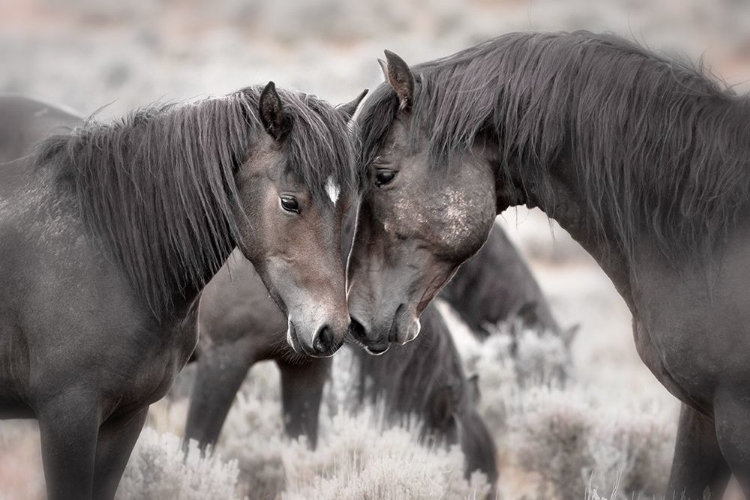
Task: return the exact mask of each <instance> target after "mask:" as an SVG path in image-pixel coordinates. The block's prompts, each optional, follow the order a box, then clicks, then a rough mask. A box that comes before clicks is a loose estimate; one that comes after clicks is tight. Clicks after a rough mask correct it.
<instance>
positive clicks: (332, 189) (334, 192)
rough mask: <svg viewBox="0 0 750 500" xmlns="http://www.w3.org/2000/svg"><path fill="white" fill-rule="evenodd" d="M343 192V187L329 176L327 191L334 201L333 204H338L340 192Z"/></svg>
mask: <svg viewBox="0 0 750 500" xmlns="http://www.w3.org/2000/svg"><path fill="white" fill-rule="evenodd" d="M340 192H341V188H339V187H338V186H337V185H336V184H334V182H333V178H332V177H329V178H328V182H327V183H326V193H328V197H329V198H330V199H331V201H332V202H333V206H334V207H335V206H336V202H337V201H338V199H339V193H340Z"/></svg>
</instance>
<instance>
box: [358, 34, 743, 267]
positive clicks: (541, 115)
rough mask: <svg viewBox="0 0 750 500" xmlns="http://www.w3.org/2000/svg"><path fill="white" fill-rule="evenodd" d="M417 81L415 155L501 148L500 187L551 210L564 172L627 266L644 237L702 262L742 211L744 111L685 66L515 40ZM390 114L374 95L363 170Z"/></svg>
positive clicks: (581, 45)
mask: <svg viewBox="0 0 750 500" xmlns="http://www.w3.org/2000/svg"><path fill="white" fill-rule="evenodd" d="M412 72H413V74H414V76H415V80H416V81H415V97H414V99H413V109H412V113H413V116H414V123H417V124H419V126H417V127H412V129H411V134H410V135H411V139H410V143H411V144H412V146H413V147H414V148H416V147H417V142H418V141H419V140H420V139H421V138H424V137H425V134H426V137H427V140H428V143H429V145H428V148H429V162H430V165H431V166H433V168H436V169H439V168H446V166H447V165H450V164H451V158H452V157H454V156H455V155H457V154H459V153H462V152H466V151H468V150H469V148H471V146H472V145H473V144H474V143H475V142H476V141H478V140H484V139H495V140H496V141H497V142H499V145H500V151H499V153H500V158H501V160H502V162H501V165H502V172H501V175H503V174H504V175H505V176H506V180H508V181H509V182H510V169H511V168H512V167H517V168H518V171H519V172H521V174H522V175H521V181H522V189H523V190H524V191H526V192H528V191H529V190H530V188H531V187H532V186H533V189H535V190H536V193H537V194H539V195H540V197H542V196H544V197H545V198H543V199H549V200H553V201H554V200H555V198H554V194H555V193H554V192H553V189H552V186H551V182H550V179H551V178H552V175H550V174H553V173H554V172H553V171H552V169H553V168H554V167H555V166H559V165H560V164H561V162H564V161H568V162H570V164H571V165H570V166H571V168H573V169H574V170H575V173H576V175H577V176H578V178H579V179H581V180H582V184H583V189H584V193H583V195H584V197H585V199H586V200H587V203H588V206H587V210H586V211H585V212H586V214H587V217H588V220H587V223H588V224H589V226H590V229H591V230H592V234H593V235H594V236H595V237H597V238H599V239H601V240H604V239H607V240H609V241H613V240H614V241H615V242H616V243H617V244H619V248H620V250H621V251H622V252H623V254H624V255H625V256H626V257H627V258H632V256H633V254H634V244H635V240H636V237H637V236H638V234H640V232H641V231H644V230H645V231H648V232H650V234H651V235H652V236H653V238H654V241H655V242H656V244H657V248H658V249H659V250H660V251H661V252H662V253H663V254H664V255H665V256H667V257H669V258H670V260H676V259H677V258H678V257H680V256H690V255H695V254H696V253H697V251H698V250H703V251H710V249H711V248H712V246H713V244H714V243H715V242H717V241H718V240H719V239H720V238H722V237H723V236H724V235H725V234H726V232H727V231H728V230H729V228H731V227H732V225H733V224H735V222H736V218H737V215H738V212H739V211H740V210H741V209H743V208H746V207H747V202H748V199H749V198H748V196H749V195H750V182H749V181H750V179H749V177H750V169H749V168H748V161H749V160H750V140H749V139H750V137H748V130H749V129H748V127H747V123H748V117H750V113H749V111H750V105H748V100H747V99H746V98H744V97H738V96H736V95H735V94H734V93H733V92H732V91H731V90H730V89H728V88H727V87H726V86H725V85H722V84H720V83H719V82H717V81H716V79H714V78H711V77H710V75H707V74H705V72H704V71H703V70H702V68H701V67H696V65H694V64H691V63H690V62H687V61H684V60H681V59H680V58H674V57H665V56H660V55H656V54H654V53H652V52H650V51H648V50H646V49H644V48H643V47H641V46H639V45H638V44H636V43H633V42H630V41H627V40H624V39H621V38H618V37H616V36H613V35H596V34H592V33H589V32H575V33H536V34H534V33H512V34H508V35H504V36H501V37H498V38H495V39H493V40H490V41H488V42H486V43H483V44H480V45H477V46H475V47H472V48H469V49H467V50H464V51H462V52H459V53H457V54H455V55H452V56H449V57H446V58H443V59H438V60H435V61H431V62H427V63H425V64H420V65H417V66H415V67H412ZM397 110H398V100H397V98H396V95H395V92H394V91H393V90H392V89H391V87H390V86H389V85H387V84H381V85H380V86H379V87H378V88H377V89H375V91H374V92H371V95H370V97H369V99H368V100H367V101H365V104H364V106H363V109H362V110H361V112H360V115H359V117H358V121H357V128H358V130H359V131H358V135H359V138H360V144H359V151H358V153H357V154H358V156H357V163H358V168H360V169H361V168H366V167H367V166H368V165H369V164H370V163H371V162H372V161H373V160H374V159H375V156H376V155H377V154H378V153H377V151H378V150H379V148H380V146H381V145H382V144H383V142H384V140H385V138H386V135H387V133H388V130H389V127H390V124H391V123H392V122H393V120H394V117H395V116H396V113H397ZM554 205H555V203H554V202H553V203H552V207H554ZM548 215H550V216H552V217H554V215H555V214H554V212H552V213H548ZM608 228H610V229H608Z"/></svg>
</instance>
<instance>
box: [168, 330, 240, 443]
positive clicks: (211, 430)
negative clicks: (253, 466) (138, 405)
mask: <svg viewBox="0 0 750 500" xmlns="http://www.w3.org/2000/svg"><path fill="white" fill-rule="evenodd" d="M252 364H253V359H252V358H251V357H250V356H248V355H247V353H246V352H245V351H244V350H242V349H238V348H237V347H236V346H235V345H234V344H228V345H226V346H221V347H217V348H214V349H211V350H206V351H204V352H203V353H202V354H201V356H200V357H199V358H198V366H197V367H196V372H195V382H194V383H193V393H192V396H191V397H190V408H189V409H188V417H187V423H186V424H185V440H184V442H183V445H184V446H187V444H188V442H189V441H190V440H191V439H195V440H197V441H198V444H199V445H200V447H201V449H204V448H205V447H206V446H209V445H210V446H213V445H215V444H216V441H217V440H218V439H219V434H220V433H221V428H222V427H223V426H224V421H225V420H226V418H227V414H228V413H229V409H230V408H231V407H232V403H233V402H234V398H235V396H236V395H237V391H238V390H239V389H240V386H241V385H242V382H243V381H244V380H245V377H246V376H247V371H248V370H249V369H250V366H251V365H252Z"/></svg>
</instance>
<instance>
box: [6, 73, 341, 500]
mask: <svg viewBox="0 0 750 500" xmlns="http://www.w3.org/2000/svg"><path fill="white" fill-rule="evenodd" d="M349 144H350V141H349V136H348V130H347V118H346V117H345V116H344V115H343V114H342V113H340V112H337V111H336V110H334V109H333V107H331V106H330V105H328V104H327V103H325V102H324V101H322V100H320V99H317V98H315V97H313V96H309V95H304V94H299V93H295V92H290V91H277V90H276V88H275V86H274V84H273V83H269V84H268V85H267V86H266V87H249V88H246V89H243V90H240V91H238V92H236V93H233V94H230V95H228V96H226V97H224V98H219V99H209V100H204V101H200V102H196V103H191V104H182V105H169V106H152V107H148V108H144V109H141V110H139V111H136V112H134V113H132V114H131V115H130V116H128V117H127V118H125V119H123V120H120V121H117V122H114V123H111V124H99V123H95V122H93V121H88V122H86V123H85V124H83V125H81V126H79V127H77V128H76V129H75V130H73V131H72V133H70V134H67V135H58V136H53V137H51V138H48V139H46V140H45V141H43V142H42V143H41V144H39V145H38V146H36V147H35V150H34V152H33V154H31V155H29V156H26V157H23V158H21V159H18V160H16V161H13V162H10V163H6V164H2V165H0V280H1V281H2V283H3V285H4V287H3V291H2V292H0V359H1V360H2V362H0V417H2V418H37V419H38V420H39V426H40V431H41V438H42V451H43V462H44V468H45V475H46V478H47V490H48V497H49V498H50V499H69V498H97V499H100V498H102V499H106V498H113V496H114V493H115V490H116V488H117V484H118V482H119V479H120V477H121V474H122V471H123V468H124V467H125V464H126V463H127V460H128V457H129V455H130V452H131V450H132V447H133V445H134V443H135V441H136V439H137V437H138V434H139V433H140V429H141V427H142V425H143V422H144V419H145V416H146V412H147V409H148V405H149V404H150V403H152V402H154V401H156V400H157V399H159V398H160V397H161V396H162V395H164V393H165V392H166V391H167V390H168V389H169V387H170V386H171V384H172V381H173V379H174V377H175V376H176V374H177V373H178V372H179V371H180V369H181V368H182V367H183V366H184V364H185V363H186V361H187V359H188V357H189V356H190V354H191V353H192V351H193V349H194V348H195V345H196V342H197V332H196V328H195V324H196V323H195V316H196V312H197V304H198V301H197V297H198V295H199V292H200V290H201V288H202V287H203V285H204V284H205V283H206V282H207V281H208V280H210V278H211V277H212V276H213V275H214V274H215V273H216V271H218V269H219V268H220V267H221V265H222V264H223V263H224V261H225V260H226V259H227V257H228V256H229V254H230V252H231V251H232V249H233V248H235V247H239V248H240V249H241V251H242V253H243V255H245V256H246V257H247V258H248V259H250V260H251V261H252V262H253V264H254V265H255V267H256V269H257V270H258V273H259V275H260V276H261V277H262V279H263V280H264V283H265V284H266V285H267V286H268V290H269V292H270V293H271V296H272V297H273V298H274V300H275V301H276V304H277V305H278V306H279V307H281V308H282V309H283V310H284V311H285V312H286V313H287V316H288V318H289V319H288V322H287V326H288V331H287V338H288V339H289V340H290V342H291V343H292V344H293V346H294V348H295V349H296V350H297V351H299V352H304V353H306V354H313V355H330V354H332V353H333V352H335V350H336V349H338V347H339V346H340V345H341V343H342V342H343V337H344V335H345V333H346V332H347V330H348V325H349V315H348V311H347V307H346V298H345V295H344V269H343V265H342V263H341V259H340V248H341V219H342V217H343V214H344V212H345V210H346V208H347V205H349V204H350V200H351V198H352V194H353V192H354V187H355V181H354V173H353V170H352V168H351V148H350V146H349Z"/></svg>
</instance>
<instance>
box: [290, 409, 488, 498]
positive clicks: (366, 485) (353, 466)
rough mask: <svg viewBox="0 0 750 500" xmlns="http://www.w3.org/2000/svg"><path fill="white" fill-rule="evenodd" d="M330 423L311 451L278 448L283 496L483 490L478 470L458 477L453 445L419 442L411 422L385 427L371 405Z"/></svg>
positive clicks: (466, 494)
mask: <svg viewBox="0 0 750 500" xmlns="http://www.w3.org/2000/svg"><path fill="white" fill-rule="evenodd" d="M332 425H333V428H334V429H335V432H334V433H331V434H328V435H327V436H326V437H325V439H323V440H321V443H319V445H318V449H316V450H315V451H311V450H309V449H308V448H307V447H306V446H305V445H304V443H299V442H296V443H292V444H291V446H289V447H287V448H285V449H284V451H283V455H282V456H283V461H284V466H285V468H286V471H287V489H286V491H285V492H284V493H283V495H282V498H283V499H285V500H303V499H304V500H307V499H309V500H333V499H343V500H347V499H352V500H354V499H362V498H378V499H384V500H389V499H393V500H396V499H399V500H400V499H405V498H408V499H414V500H420V499H433V498H445V499H468V498H481V497H483V496H484V495H486V494H487V493H488V492H489V485H488V484H487V480H486V478H485V476H484V475H483V474H479V473H477V474H474V475H473V476H472V478H471V480H470V481H466V480H465V479H464V477H463V468H464V465H463V464H464V459H463V455H462V453H461V451H460V449H459V448H458V447H453V448H451V449H450V450H446V449H444V448H440V447H438V448H429V447H426V446H423V445H421V444H419V442H418V429H417V426H412V427H411V429H407V428H404V427H398V426H396V427H388V426H386V425H384V424H383V418H382V411H379V410H378V409H377V408H373V407H370V408H368V409H366V410H365V411H363V412H361V413H360V414H358V415H351V414H349V413H347V412H341V413H339V414H338V415H336V416H335V417H333V421H332Z"/></svg>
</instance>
